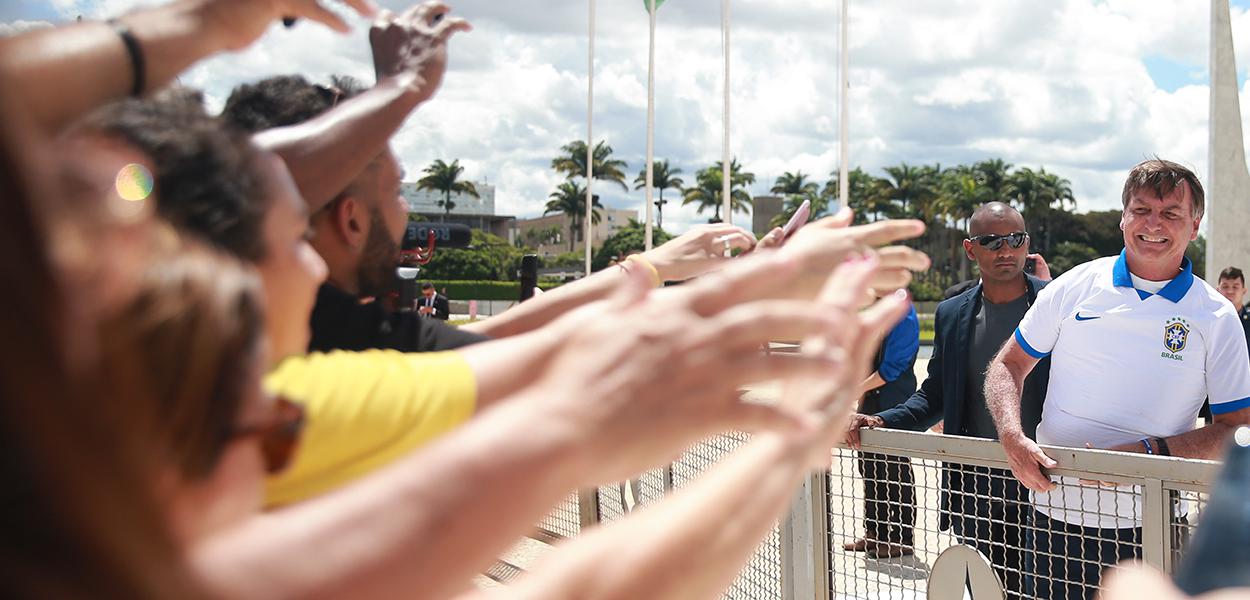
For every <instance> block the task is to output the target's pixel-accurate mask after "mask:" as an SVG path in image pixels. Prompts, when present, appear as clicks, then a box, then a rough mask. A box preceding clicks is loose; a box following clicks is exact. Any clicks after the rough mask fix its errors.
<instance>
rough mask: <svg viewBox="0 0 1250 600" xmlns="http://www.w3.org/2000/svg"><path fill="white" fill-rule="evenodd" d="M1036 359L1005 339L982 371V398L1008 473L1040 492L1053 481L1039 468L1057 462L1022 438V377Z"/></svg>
mask: <svg viewBox="0 0 1250 600" xmlns="http://www.w3.org/2000/svg"><path fill="white" fill-rule="evenodd" d="M1039 360H1040V359H1038V358H1036V357H1034V356H1032V355H1030V354H1029V353H1027V352H1025V351H1024V349H1023V348H1021V347H1020V344H1019V343H1017V342H1016V340H1015V338H1011V339H1008V340H1007V343H1006V344H1003V349H1002V350H1000V351H999V352H998V356H995V357H994V360H993V361H991V362H990V366H989V368H988V369H987V370H986V372H985V399H986V402H988V403H989V409H990V414H991V415H992V416H993V417H994V427H995V428H997V429H998V440H999V441H1000V442H1001V443H1002V445H1003V450H1004V451H1006V453H1007V462H1008V463H1010V464H1011V472H1012V473H1013V474H1015V476H1016V479H1019V480H1020V483H1023V484H1024V485H1025V486H1026V487H1028V488H1029V489H1031V490H1034V491H1039V492H1040V491H1046V490H1049V489H1051V488H1053V487H1055V484H1054V482H1052V481H1051V480H1050V479H1049V478H1047V477H1046V476H1045V475H1043V474H1042V471H1041V467H1045V468H1048V469H1049V468H1054V467H1055V466H1056V465H1057V464H1058V463H1056V462H1055V461H1054V459H1052V458H1050V457H1049V456H1046V453H1045V452H1043V451H1042V449H1041V448H1040V447H1039V446H1038V445H1037V443H1036V442H1034V441H1033V440H1031V439H1029V438H1028V436H1026V435H1024V428H1023V426H1022V424H1021V422H1020V397H1021V396H1022V395H1023V393H1024V378H1025V377H1028V375H1029V373H1030V372H1032V371H1033V367H1034V366H1036V365H1037V363H1038V361H1039Z"/></svg>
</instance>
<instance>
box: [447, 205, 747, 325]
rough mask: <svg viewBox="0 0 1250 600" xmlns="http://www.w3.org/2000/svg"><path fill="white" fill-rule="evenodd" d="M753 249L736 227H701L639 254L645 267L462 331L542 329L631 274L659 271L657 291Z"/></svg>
mask: <svg viewBox="0 0 1250 600" xmlns="http://www.w3.org/2000/svg"><path fill="white" fill-rule="evenodd" d="M754 245H755V236H753V235H751V232H749V231H747V230H745V229H742V228H741V227H735V226H733V225H725V224H715V225H700V226H697V227H695V228H693V229H691V230H690V231H688V232H686V233H684V234H682V235H680V236H677V237H676V238H673V239H671V240H669V241H668V242H666V243H664V244H661V245H660V246H659V247H657V248H654V249H652V250H651V251H649V252H644V253H642V254H641V258H642V259H643V262H641V263H636V262H628V263H626V264H625V265H624V266H622V267H620V268H615V267H614V268H609V269H604V270H602V271H599V272H598V273H595V274H593V275H591V276H590V277H586V278H583V279H579V280H577V281H574V282H572V283H569V284H565V285H562V286H560V287H558V288H556V289H554V290H551V291H550V292H547V293H545V294H542V295H541V296H535V297H534V298H532V299H530V300H529V301H528V302H525V303H523V304H519V305H517V306H515V307H513V308H511V309H509V310H507V311H506V312H504V313H503V314H501V315H497V316H494V317H491V318H489V319H486V320H485V321H479V322H477V323H471V324H469V325H465V326H464V329H466V330H469V331H473V332H474V333H480V334H482V335H488V336H490V337H494V338H502V337H507V336H512V335H517V334H520V333H525V332H527V331H532V330H534V329H536V328H538V327H542V326H543V325H546V324H547V323H550V322H551V321H553V320H555V319H557V318H559V317H560V315H563V314H565V313H567V312H568V311H570V310H573V309H575V308H577V307H578V306H581V305H583V304H587V303H589V302H594V301H595V300H600V299H603V298H606V297H607V296H608V295H609V294H611V293H612V292H613V290H615V289H616V288H617V286H618V285H619V284H620V282H621V281H622V280H623V274H624V273H625V271H626V270H628V269H642V270H644V271H649V270H650V268H651V267H654V268H655V271H656V272H655V279H654V280H653V282H654V283H655V284H656V285H659V284H662V283H663V282H666V281H685V280H687V279H690V278H691V277H696V276H698V275H702V274H704V273H707V272H708V271H712V270H715V269H718V268H720V267H722V266H724V264H725V261H726V260H728V259H727V258H726V257H725V253H724V250H725V249H726V248H736V249H740V250H742V249H748V248H751V247H752V246H754Z"/></svg>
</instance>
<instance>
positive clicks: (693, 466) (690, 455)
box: [673, 432, 782, 600]
mask: <svg viewBox="0 0 1250 600" xmlns="http://www.w3.org/2000/svg"><path fill="white" fill-rule="evenodd" d="M749 439H750V435H749V434H746V433H741V432H730V433H724V434H720V435H717V436H713V437H711V438H709V439H707V440H704V441H702V442H700V443H698V444H695V445H694V446H692V447H691V448H690V449H689V450H687V451H686V452H685V453H683V454H682V456H681V458H680V459H678V460H677V462H675V463H673V487H674V488H681V487H683V486H685V485H688V484H689V483H690V482H691V481H694V480H695V479H696V478H698V477H699V476H700V475H701V474H702V473H703V472H704V471H706V470H707V469H709V468H710V467H711V466H712V465H714V464H716V463H717V462H719V461H720V460H721V459H723V458H724V457H726V456H728V455H729V454H730V453H732V452H733V451H734V450H736V449H737V448H738V447H740V446H742V445H743V444H745V443H746V442H747V441H748V440H749ZM781 595H782V591H781V537H780V533H779V531H778V529H777V528H776V527H774V528H773V530H772V532H770V533H769V534H768V536H767V537H765V538H764V541H763V542H762V543H760V546H759V548H758V549H757V550H756V552H755V555H754V556H752V557H751V560H750V562H748V563H747V565H746V567H745V568H743V570H742V572H741V573H740V574H739V575H738V577H737V578H736V579H734V582H733V584H732V585H731V586H730V587H729V589H728V590H726V591H725V598H732V599H736V600H738V599H740V600H766V599H772V598H776V599H780V598H781Z"/></svg>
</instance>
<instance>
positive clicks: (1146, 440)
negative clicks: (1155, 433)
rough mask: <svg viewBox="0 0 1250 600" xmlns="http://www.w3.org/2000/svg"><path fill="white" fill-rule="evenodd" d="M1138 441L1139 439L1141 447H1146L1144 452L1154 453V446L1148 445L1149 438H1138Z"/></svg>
mask: <svg viewBox="0 0 1250 600" xmlns="http://www.w3.org/2000/svg"><path fill="white" fill-rule="evenodd" d="M1138 441H1140V442H1141V445H1142V447H1143V448H1145V449H1146V454H1154V453H1155V450H1154V448H1151V447H1150V439H1149V438H1142V439H1141V440H1138Z"/></svg>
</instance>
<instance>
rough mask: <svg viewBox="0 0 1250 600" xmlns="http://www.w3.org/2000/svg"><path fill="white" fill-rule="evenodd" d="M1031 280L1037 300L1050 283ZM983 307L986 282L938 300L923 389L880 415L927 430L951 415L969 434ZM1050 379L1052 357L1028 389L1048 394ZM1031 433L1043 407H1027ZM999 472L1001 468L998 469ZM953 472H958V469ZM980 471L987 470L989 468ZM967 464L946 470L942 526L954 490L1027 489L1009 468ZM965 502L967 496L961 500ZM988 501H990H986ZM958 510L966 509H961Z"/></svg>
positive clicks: (954, 426) (1005, 492)
mask: <svg viewBox="0 0 1250 600" xmlns="http://www.w3.org/2000/svg"><path fill="white" fill-rule="evenodd" d="M1025 277H1026V278H1027V279H1028V292H1027V293H1028V296H1029V304H1030V305H1032V304H1033V302H1034V300H1035V299H1036V298H1037V293H1038V291H1040V290H1041V289H1042V288H1043V287H1045V286H1046V282H1044V281H1042V280H1040V279H1038V278H1036V277H1033V276H1032V275H1025ZM980 310H981V284H979V283H978V284H977V285H976V286H974V287H973V288H972V289H969V290H967V291H965V292H963V293H962V294H960V295H958V296H955V297H954V298H951V299H949V300H945V301H943V302H942V303H941V304H938V307H937V313H936V314H935V315H934V321H933V329H934V332H933V357H932V358H930V359H929V373H928V376H927V377H926V378H925V380H924V383H922V384H920V389H918V390H916V393H914V394H912V396H911V397H910V398H908V399H907V401H906V402H904V403H902V404H901V405H899V406H896V407H894V408H891V409H889V410H886V411H883V412H881V413H879V414H878V415H877V416H878V417H881V420H883V421H885V426H886V427H889V428H891V429H911V430H917V429H924V428H928V427H930V426H932V425H933V424H934V423H937V422H938V421H939V420H945V421H946V422H945V424H944V426H943V428H944V431H945V432H946V433H947V434H950V435H966V434H965V433H964V426H965V422H964V419H965V412H966V411H965V409H966V406H967V403H968V400H967V398H969V397H970V396H973V395H975V394H976V390H969V389H968V353H969V349H970V347H971V344H972V335H973V318H974V317H975V316H976V314H977V312H979V311H980ZM1049 379H1050V359H1049V358H1045V359H1042V361H1041V362H1039V363H1038V364H1037V366H1036V367H1034V368H1033V372H1032V373H1030V374H1029V376H1028V378H1027V379H1025V380H1024V385H1025V388H1026V390H1028V391H1030V392H1032V393H1033V394H1035V396H1034V397H1035V398H1041V399H1044V398H1045V397H1046V385H1047V383H1048V382H1049ZM1022 412H1024V413H1026V414H1024V415H1023V418H1024V421H1025V422H1024V423H1022V425H1023V426H1024V431H1025V433H1026V434H1027V435H1028V436H1029V437H1030V438H1033V437H1035V435H1036V431H1037V422H1038V420H1040V418H1041V413H1040V411H1036V414H1033V415H1029V414H1027V413H1028V411H1022ZM994 471H998V470H994ZM952 472H953V473H952ZM976 472H979V473H986V470H985V469H978V470H977V471H976ZM963 473H965V471H964V470H963V469H957V468H953V467H948V468H947V469H945V470H944V472H943V476H942V479H943V488H944V489H943V494H942V506H943V508H944V510H943V514H942V517H943V518H942V519H941V521H942V523H943V525H942V528H943V529H945V528H946V527H947V525H946V523H948V521H947V518H948V517H949V515H948V514H947V513H948V512H949V511H951V509H952V499H951V498H950V494H949V492H950V491H955V492H959V491H966V492H969V493H975V494H978V495H982V496H990V497H998V498H1008V499H1018V498H1019V497H1020V496H1019V494H1021V493H1023V490H1022V489H1019V486H1016V485H1012V484H1011V483H1012V481H1014V479H1012V478H1011V474H1010V473H1009V472H1008V473H1006V478H1003V477H1002V475H1003V474H1002V473H1001V472H996V473H995V476H994V477H985V476H973V477H968V476H964V475H963ZM956 502H957V503H960V504H962V499H956ZM982 504H984V503H982ZM955 512H957V513H958V512H964V511H962V510H956V511H955Z"/></svg>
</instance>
